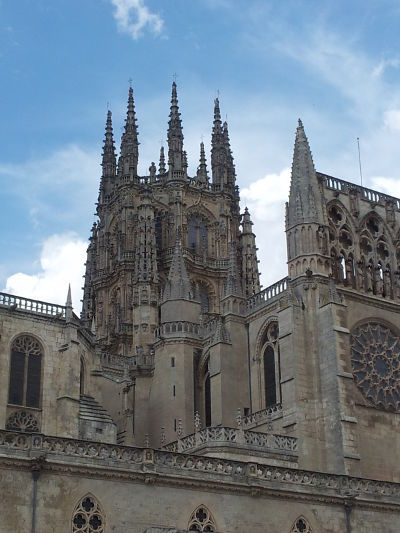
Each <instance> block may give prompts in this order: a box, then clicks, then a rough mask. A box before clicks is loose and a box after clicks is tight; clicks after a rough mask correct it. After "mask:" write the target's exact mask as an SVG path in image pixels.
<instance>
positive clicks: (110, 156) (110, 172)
mask: <svg viewBox="0 0 400 533" xmlns="http://www.w3.org/2000/svg"><path fill="white" fill-rule="evenodd" d="M101 166H102V167H103V172H102V176H103V178H114V177H115V174H116V168H117V159H116V156H115V144H114V134H113V127H112V113H111V111H110V110H108V111H107V121H106V132H105V137H104V145H103V159H102V163H101Z"/></svg>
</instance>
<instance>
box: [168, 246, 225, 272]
mask: <svg viewBox="0 0 400 533" xmlns="http://www.w3.org/2000/svg"><path fill="white" fill-rule="evenodd" d="M174 251H175V248H174V247H173V246H171V247H169V248H166V249H165V250H164V251H163V253H162V257H163V259H170V258H172V256H173V255H174ZM182 255H183V257H184V258H185V259H189V261H192V262H193V263H195V264H196V265H206V266H208V267H210V268H218V269H224V268H228V267H229V258H226V259H225V258H223V259H215V258H212V257H207V255H198V254H196V253H194V251H193V250H191V249H190V248H182Z"/></svg>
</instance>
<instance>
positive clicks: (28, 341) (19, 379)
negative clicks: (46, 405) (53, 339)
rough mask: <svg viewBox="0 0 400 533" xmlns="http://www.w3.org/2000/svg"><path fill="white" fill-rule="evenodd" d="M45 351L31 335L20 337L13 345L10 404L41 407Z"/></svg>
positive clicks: (9, 389) (9, 390) (9, 391)
mask: <svg viewBox="0 0 400 533" xmlns="http://www.w3.org/2000/svg"><path fill="white" fill-rule="evenodd" d="M42 356H43V349H42V347H41V345H40V343H39V342H38V341H37V340H36V339H35V338H34V337H32V336H30V335H20V336H19V337H17V338H16V339H15V340H14V342H13V343H12V345H11V358H10V381H9V388H8V403H9V404H12V405H23V406H25V407H36V408H39V407H40V395H41V394H40V391H41V376H42Z"/></svg>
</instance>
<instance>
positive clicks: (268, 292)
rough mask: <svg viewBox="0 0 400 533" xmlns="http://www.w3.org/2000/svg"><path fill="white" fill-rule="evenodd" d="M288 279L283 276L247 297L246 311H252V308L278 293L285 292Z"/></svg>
mask: <svg viewBox="0 0 400 533" xmlns="http://www.w3.org/2000/svg"><path fill="white" fill-rule="evenodd" d="M288 280H289V278H288V277H285V278H283V279H281V280H279V281H277V282H276V283H274V284H273V285H270V286H269V287H267V288H266V289H263V290H262V291H260V292H258V293H257V294H254V295H253V296H250V297H249V298H247V302H246V306H247V311H253V310H254V309H257V308H259V307H262V306H263V305H265V304H266V303H267V302H269V301H270V300H272V299H273V298H275V297H276V296H279V295H280V294H282V293H283V292H285V291H286V289H287V288H288Z"/></svg>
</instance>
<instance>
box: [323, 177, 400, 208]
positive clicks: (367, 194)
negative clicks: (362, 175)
mask: <svg viewBox="0 0 400 533" xmlns="http://www.w3.org/2000/svg"><path fill="white" fill-rule="evenodd" d="M317 174H318V177H319V178H321V179H323V180H324V182H325V185H326V187H327V188H328V189H332V190H334V191H338V192H342V193H345V194H348V193H349V191H357V192H358V193H359V194H360V197H361V199H363V200H367V201H368V202H373V203H375V204H382V205H385V204H386V203H387V202H390V203H392V204H393V205H394V206H395V207H396V208H397V209H398V210H399V211H400V199H399V198H395V197H394V196H389V195H388V194H384V193H382V192H378V191H374V190H373V189H368V188H367V187H362V186H361V185H357V184H355V183H351V182H349V181H344V180H341V179H339V178H334V177H333V176H328V175H327V174H322V173H320V172H317Z"/></svg>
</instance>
